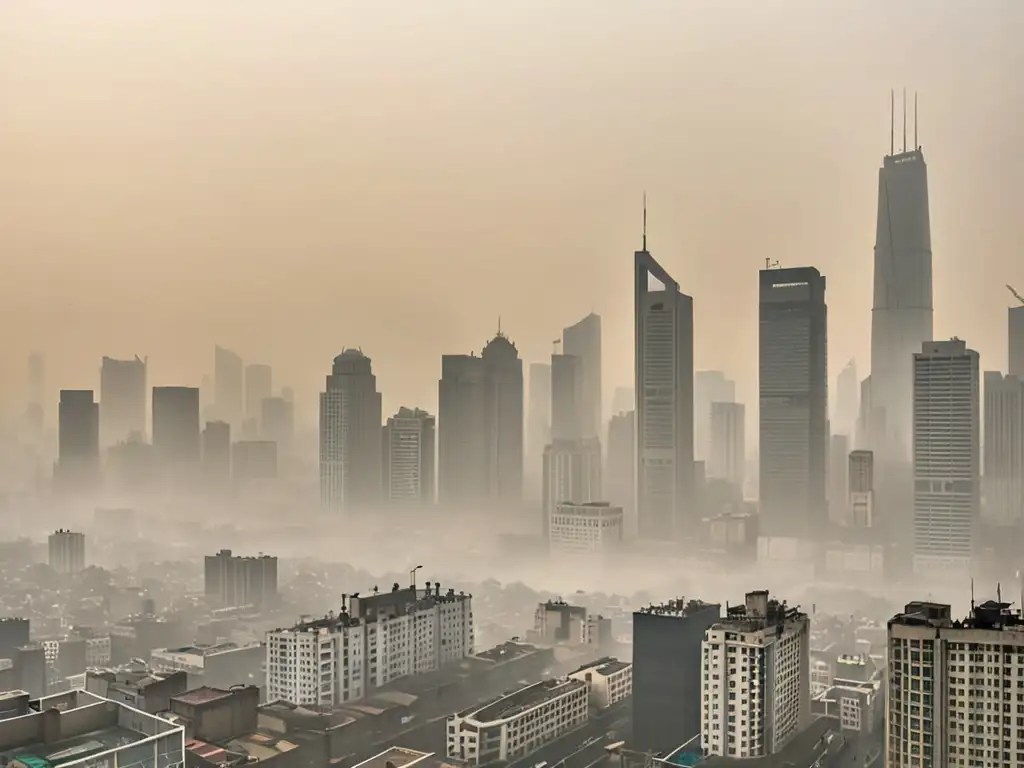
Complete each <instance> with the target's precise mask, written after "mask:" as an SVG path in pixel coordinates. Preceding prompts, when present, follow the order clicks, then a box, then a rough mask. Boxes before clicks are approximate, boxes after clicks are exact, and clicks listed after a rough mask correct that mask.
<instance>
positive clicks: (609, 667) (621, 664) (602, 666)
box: [570, 656, 633, 676]
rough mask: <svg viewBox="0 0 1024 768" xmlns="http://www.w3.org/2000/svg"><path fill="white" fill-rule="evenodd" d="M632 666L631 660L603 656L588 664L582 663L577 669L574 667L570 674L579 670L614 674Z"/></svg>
mask: <svg viewBox="0 0 1024 768" xmlns="http://www.w3.org/2000/svg"><path fill="white" fill-rule="evenodd" d="M631 666H633V664H632V662H629V661H619V660H618V659H616V658H613V657H612V656H605V657H604V658H601V659H598V660H597V661H592V662H590V663H589V664H584V665H583V666H582V667H580V668H579V669H574V670H573V671H572V672H571V673H570V674H573V675H575V674H577V673H579V672H597V674H599V675H605V676H607V675H614V674H615V673H616V672H619V671H621V670H623V669H626V668H627V667H631Z"/></svg>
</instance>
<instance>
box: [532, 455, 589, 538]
mask: <svg viewBox="0 0 1024 768" xmlns="http://www.w3.org/2000/svg"><path fill="white" fill-rule="evenodd" d="M601 464H602V461H601V443H600V442H599V441H598V439H597V438H596V437H592V438H588V439H586V440H555V441H553V442H552V443H551V444H550V445H548V447H547V448H545V450H544V476H543V483H542V487H543V507H542V512H543V517H542V525H543V530H544V534H545V536H547V534H548V532H549V530H550V529H549V522H550V517H551V515H552V514H554V511H555V508H556V507H557V506H558V505H559V504H561V503H563V502H569V503H576V504H585V503H588V502H594V501H602V500H603V499H602V492H601Z"/></svg>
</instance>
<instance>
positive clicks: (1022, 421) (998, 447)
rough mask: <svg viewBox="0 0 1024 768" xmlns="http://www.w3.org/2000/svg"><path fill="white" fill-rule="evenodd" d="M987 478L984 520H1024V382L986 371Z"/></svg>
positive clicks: (1001, 523)
mask: <svg viewBox="0 0 1024 768" xmlns="http://www.w3.org/2000/svg"><path fill="white" fill-rule="evenodd" d="M984 434H985V479H984V484H983V488H984V491H985V493H984V497H985V504H984V506H983V507H982V510H981V515H982V519H983V520H985V521H986V522H987V523H989V524H991V525H994V526H999V527H1008V526H1016V525H1020V524H1021V523H1024V381H1022V380H1021V379H1020V378H1018V377H1017V376H1014V375H1012V374H1011V375H1008V376H1003V374H1002V373H1000V372H999V371H985V431H984Z"/></svg>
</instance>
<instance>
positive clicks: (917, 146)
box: [914, 91, 921, 151]
mask: <svg viewBox="0 0 1024 768" xmlns="http://www.w3.org/2000/svg"><path fill="white" fill-rule="evenodd" d="M920 148H921V145H920V144H918V143H917V91H914V151H917V150H919V149H920Z"/></svg>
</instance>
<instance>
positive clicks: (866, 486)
mask: <svg viewBox="0 0 1024 768" xmlns="http://www.w3.org/2000/svg"><path fill="white" fill-rule="evenodd" d="M847 475H848V477H849V496H848V497H847V498H848V504H849V515H848V518H849V521H850V525H852V526H853V527H855V528H873V527H875V524H876V520H875V455H874V454H873V453H872V452H871V451H862V450H858V451H850V464H849V468H848V470H847Z"/></svg>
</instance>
